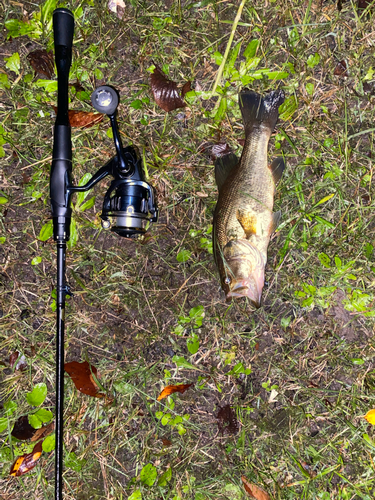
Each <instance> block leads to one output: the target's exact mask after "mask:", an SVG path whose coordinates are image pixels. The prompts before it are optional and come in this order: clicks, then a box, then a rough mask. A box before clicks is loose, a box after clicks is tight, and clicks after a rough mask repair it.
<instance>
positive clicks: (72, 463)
mask: <svg viewBox="0 0 375 500" xmlns="http://www.w3.org/2000/svg"><path fill="white" fill-rule="evenodd" d="M85 463H86V460H80V459H79V458H77V455H76V454H75V453H74V451H72V452H70V453H68V454H67V456H66V458H65V467H67V468H69V469H73V470H74V471H76V472H80V471H81V470H82V467H83V466H84V465H85Z"/></svg>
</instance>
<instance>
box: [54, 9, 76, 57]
mask: <svg viewBox="0 0 375 500" xmlns="http://www.w3.org/2000/svg"><path fill="white" fill-rule="evenodd" d="M53 33H54V41H55V47H57V46H58V45H63V46H65V47H67V48H68V49H71V48H72V46H73V34H74V16H73V12H71V11H70V10H69V9H63V8H60V9H55V10H54V11H53Z"/></svg>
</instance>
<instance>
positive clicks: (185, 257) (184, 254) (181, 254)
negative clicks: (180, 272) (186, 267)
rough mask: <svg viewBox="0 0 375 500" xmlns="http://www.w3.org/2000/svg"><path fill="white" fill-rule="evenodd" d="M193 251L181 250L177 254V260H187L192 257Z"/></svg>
mask: <svg viewBox="0 0 375 500" xmlns="http://www.w3.org/2000/svg"><path fill="white" fill-rule="evenodd" d="M190 255H191V252H190V251H189V250H180V251H179V252H178V254H177V257H176V259H177V262H186V261H188V260H189V259H190Z"/></svg>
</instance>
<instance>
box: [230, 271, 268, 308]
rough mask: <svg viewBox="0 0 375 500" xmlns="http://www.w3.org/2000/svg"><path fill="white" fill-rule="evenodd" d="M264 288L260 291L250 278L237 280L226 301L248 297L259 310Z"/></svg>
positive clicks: (232, 285)
mask: <svg viewBox="0 0 375 500" xmlns="http://www.w3.org/2000/svg"><path fill="white" fill-rule="evenodd" d="M262 288H263V287H261V288H260V290H259V289H258V287H257V286H256V285H255V286H254V281H253V280H250V279H249V278H245V279H242V280H236V281H234V282H233V283H232V284H231V289H230V291H229V292H228V293H227V296H226V299H227V301H230V300H231V299H232V298H239V297H247V298H248V299H250V302H251V303H252V305H253V306H254V307H256V308H257V309H258V308H259V307H260V301H261V297H262Z"/></svg>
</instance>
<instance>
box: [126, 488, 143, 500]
mask: <svg viewBox="0 0 375 500" xmlns="http://www.w3.org/2000/svg"><path fill="white" fill-rule="evenodd" d="M128 500H142V493H141V490H135V491H133V493H132V494H131V495H130V497H128Z"/></svg>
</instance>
